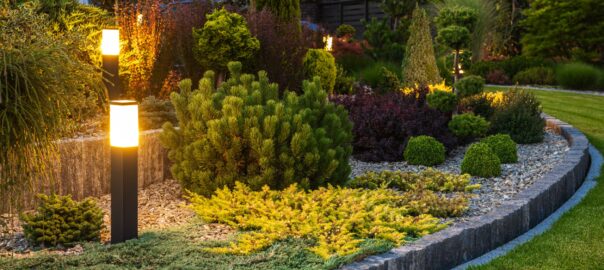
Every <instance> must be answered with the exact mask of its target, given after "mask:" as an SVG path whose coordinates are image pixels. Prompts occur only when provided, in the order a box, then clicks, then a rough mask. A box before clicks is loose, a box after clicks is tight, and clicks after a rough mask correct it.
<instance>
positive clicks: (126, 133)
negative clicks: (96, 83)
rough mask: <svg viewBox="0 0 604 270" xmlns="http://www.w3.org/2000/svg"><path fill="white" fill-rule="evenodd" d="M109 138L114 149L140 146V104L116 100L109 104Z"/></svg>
mask: <svg viewBox="0 0 604 270" xmlns="http://www.w3.org/2000/svg"><path fill="white" fill-rule="evenodd" d="M109 138H110V144H111V146H114V147H124V148H125V147H136V146H138V104H137V103H136V101H134V100H115V101H111V103H110V104H109Z"/></svg>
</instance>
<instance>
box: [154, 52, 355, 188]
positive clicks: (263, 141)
mask: <svg viewBox="0 0 604 270" xmlns="http://www.w3.org/2000/svg"><path fill="white" fill-rule="evenodd" d="M228 67H229V70H230V72H231V77H230V78H229V80H227V81H226V82H224V83H223V84H221V85H220V86H219V87H218V88H216V87H215V86H214V73H213V72H206V74H205V75H204V78H203V79H202V80H201V81H200V83H199V89H198V90H195V91H191V81H190V80H184V81H183V82H181V85H180V86H181V92H180V93H172V103H173V104H174V107H175V110H176V115H177V118H178V122H179V129H175V128H174V127H173V126H172V125H171V124H166V125H165V126H164V132H163V133H162V136H161V139H162V142H163V144H164V145H165V146H166V147H167V148H168V149H169V150H170V152H169V157H170V159H171V160H172V161H173V162H174V165H173V167H172V173H173V175H174V177H175V178H176V179H178V180H179V181H180V182H181V183H182V184H183V187H184V188H186V189H189V190H191V191H193V192H196V193H198V194H201V195H204V196H210V195H211V194H213V193H214V191H215V190H216V189H219V188H223V187H225V186H227V187H231V188H232V187H233V186H234V185H235V182H236V181H238V182H242V183H244V184H247V185H249V186H250V187H251V188H253V189H255V190H259V189H261V188H262V187H263V186H265V185H266V186H269V187H270V188H272V189H283V188H286V187H288V186H290V185H291V184H293V183H299V186H301V187H303V188H316V187H319V186H324V185H326V184H327V183H332V184H342V183H344V182H345V181H346V180H347V179H348V175H349V174H350V166H349V165H348V158H349V156H350V154H351V153H352V146H351V141H352V133H351V132H352V124H351V123H350V121H349V120H348V113H347V112H346V109H344V108H343V107H341V106H336V105H334V104H332V103H330V102H329V101H328V100H327V93H326V92H325V91H324V90H323V89H322V87H321V84H320V79H319V78H318V77H315V79H314V80H313V81H305V82H304V85H303V90H304V93H303V94H301V95H297V94H295V93H293V92H286V93H285V96H284V97H283V98H279V91H278V90H279V87H278V85H277V84H271V83H269V80H268V77H267V76H266V72H264V71H261V72H259V73H258V77H259V78H258V80H257V81H256V80H255V76H253V75H250V74H241V69H242V65H241V63H239V62H231V63H229V65H228Z"/></svg>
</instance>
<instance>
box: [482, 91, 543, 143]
mask: <svg viewBox="0 0 604 270" xmlns="http://www.w3.org/2000/svg"><path fill="white" fill-rule="evenodd" d="M544 128H545V120H544V119H543V118H542V117H541V103H539V101H538V100H537V98H536V97H535V96H534V95H533V94H532V93H529V92H526V91H519V90H512V91H508V92H506V93H505V94H504V96H503V100H502V101H501V104H500V105H499V106H497V109H496V110H495V113H494V114H493V117H491V133H493V134H497V133H502V134H508V135H510V136H511V137H512V139H513V140H514V141H515V142H516V143H520V144H526V143H538V142H541V141H543V136H544Z"/></svg>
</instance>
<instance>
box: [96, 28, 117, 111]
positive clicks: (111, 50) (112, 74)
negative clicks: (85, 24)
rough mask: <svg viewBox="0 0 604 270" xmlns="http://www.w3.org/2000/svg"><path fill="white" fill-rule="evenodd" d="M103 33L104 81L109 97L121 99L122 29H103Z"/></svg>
mask: <svg viewBox="0 0 604 270" xmlns="http://www.w3.org/2000/svg"><path fill="white" fill-rule="evenodd" d="M101 33H102V37H101V53H102V55H103V71H104V72H103V81H104V82H105V86H106V87H107V90H108V93H107V94H108V96H109V99H110V100H114V99H119V98H120V96H121V95H122V91H121V87H120V80H119V66H120V62H119V54H120V30H118V29H103V31H102V32H101Z"/></svg>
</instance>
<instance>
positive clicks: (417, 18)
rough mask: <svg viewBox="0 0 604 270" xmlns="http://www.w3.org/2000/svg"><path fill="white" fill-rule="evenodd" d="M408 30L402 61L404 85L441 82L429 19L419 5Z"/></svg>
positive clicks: (411, 85)
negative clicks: (408, 35)
mask: <svg viewBox="0 0 604 270" xmlns="http://www.w3.org/2000/svg"><path fill="white" fill-rule="evenodd" d="M410 32H411V36H410V37H409V40H408V41H407V49H406V51H405V59H404V62H403V79H404V80H405V85H407V86H409V87H413V86H414V85H415V84H418V85H428V84H437V83H439V82H441V81H442V78H441V77H440V75H439V72H438V67H437V66H436V57H435V56H434V46H433V44H432V37H431V36H430V21H429V20H428V16H427V14H426V12H425V11H424V10H423V9H422V8H420V7H419V6H418V7H416V8H415V11H414V12H413V18H412V21H411V27H410Z"/></svg>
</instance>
